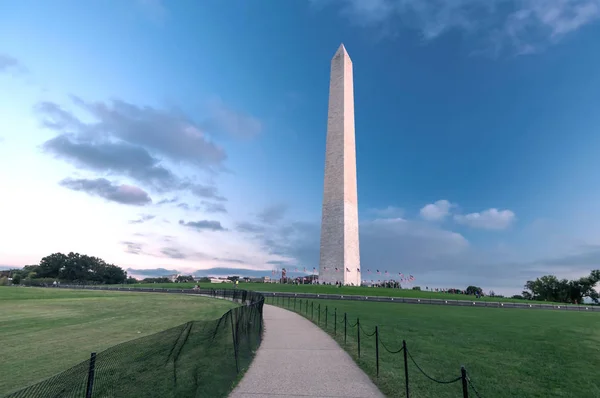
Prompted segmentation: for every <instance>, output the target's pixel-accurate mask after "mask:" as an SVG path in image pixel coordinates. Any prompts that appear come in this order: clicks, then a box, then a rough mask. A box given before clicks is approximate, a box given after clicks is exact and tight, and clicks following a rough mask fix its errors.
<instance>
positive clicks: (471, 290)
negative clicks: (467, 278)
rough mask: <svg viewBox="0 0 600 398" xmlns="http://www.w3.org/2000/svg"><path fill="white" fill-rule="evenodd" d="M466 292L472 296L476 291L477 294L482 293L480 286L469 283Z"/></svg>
mask: <svg viewBox="0 0 600 398" xmlns="http://www.w3.org/2000/svg"><path fill="white" fill-rule="evenodd" d="M466 292H467V294H470V295H473V296H474V295H476V294H477V293H479V294H483V289H482V288H480V287H479V286H472V285H471V286H469V287H467V290H466Z"/></svg>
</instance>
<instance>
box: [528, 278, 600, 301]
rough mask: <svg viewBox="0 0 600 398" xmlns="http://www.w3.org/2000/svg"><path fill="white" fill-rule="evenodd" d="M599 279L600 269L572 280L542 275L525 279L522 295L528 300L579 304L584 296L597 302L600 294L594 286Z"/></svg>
mask: <svg viewBox="0 0 600 398" xmlns="http://www.w3.org/2000/svg"><path fill="white" fill-rule="evenodd" d="M599 281H600V270H593V271H592V272H591V273H590V275H589V276H585V277H582V278H579V279H577V280H572V281H569V280H567V279H560V280H559V279H558V278H557V277H556V276H554V275H544V276H542V277H541V278H537V279H536V280H534V281H527V282H526V283H525V290H524V291H523V294H522V295H523V297H524V298H526V299H529V300H539V301H554V302H560V303H573V304H581V303H583V298H584V297H589V298H590V299H592V301H594V302H595V303H597V302H598V300H599V299H600V295H599V294H598V292H597V291H596V289H595V286H596V284H597V283H598V282H599Z"/></svg>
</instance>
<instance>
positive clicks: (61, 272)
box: [13, 252, 127, 284]
mask: <svg viewBox="0 0 600 398" xmlns="http://www.w3.org/2000/svg"><path fill="white" fill-rule="evenodd" d="M15 277H16V279H17V281H18V282H20V281H21V280H23V279H29V280H33V279H55V280H61V281H67V282H78V283H79V282H84V283H98V284H115V283H124V282H125V281H126V280H127V272H125V271H124V270H123V269H122V268H120V267H118V266H116V265H113V264H108V263H106V262H104V260H102V259H101V258H98V257H92V256H88V255H85V254H79V253H73V252H71V253H69V254H63V253H53V254H51V255H49V256H46V257H44V258H42V260H41V261H40V264H39V265H26V266H25V267H23V269H22V270H17V271H16V272H15V276H14V277H13V283H18V282H15Z"/></svg>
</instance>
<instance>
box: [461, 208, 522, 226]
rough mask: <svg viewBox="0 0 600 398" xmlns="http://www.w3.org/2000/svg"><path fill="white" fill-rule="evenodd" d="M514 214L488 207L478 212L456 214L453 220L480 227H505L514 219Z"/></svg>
mask: <svg viewBox="0 0 600 398" xmlns="http://www.w3.org/2000/svg"><path fill="white" fill-rule="evenodd" d="M515 219H516V216H515V213H513V212H512V211H510V210H498V209H488V210H484V211H482V212H480V213H470V214H466V215H461V214H457V215H455V216H454V220H455V221H456V222H457V223H459V224H464V225H467V226H469V227H471V228H480V229H506V228H508V227H509V226H511V224H512V223H513V222H514V221H515Z"/></svg>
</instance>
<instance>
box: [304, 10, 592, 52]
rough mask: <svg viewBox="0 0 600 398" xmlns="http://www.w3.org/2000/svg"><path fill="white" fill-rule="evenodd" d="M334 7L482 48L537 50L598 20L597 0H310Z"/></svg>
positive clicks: (379, 23)
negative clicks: (459, 36)
mask: <svg viewBox="0 0 600 398" xmlns="http://www.w3.org/2000/svg"><path fill="white" fill-rule="evenodd" d="M311 2H312V3H313V4H316V5H322V6H337V7H338V8H339V10H340V13H341V14H342V15H344V16H346V17H347V18H348V19H349V20H350V21H352V22H353V23H355V24H357V25H359V26H364V27H378V28H384V29H386V31H390V29H391V31H393V32H394V33H397V30H398V28H399V27H404V28H410V29H415V30H417V31H419V32H420V34H421V36H422V37H423V38H424V39H425V40H431V39H435V38H437V37H439V36H441V35H443V34H444V33H446V32H449V31H451V30H458V31H461V32H463V33H465V34H467V35H471V36H473V37H476V38H478V39H482V40H484V41H485V43H486V52H491V53H493V54H495V55H497V54H498V53H500V52H501V51H510V52H513V53H514V52H516V53H518V54H523V53H531V52H536V51H539V50H540V49H543V48H545V47H547V46H548V45H551V44H555V43H557V42H558V41H560V40H561V39H562V38H563V37H564V36H565V35H567V34H569V33H572V32H574V31H576V30H578V29H580V28H582V27H583V26H585V25H588V24H590V23H593V22H595V21H597V20H598V19H600V0H312V1H311Z"/></svg>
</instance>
